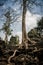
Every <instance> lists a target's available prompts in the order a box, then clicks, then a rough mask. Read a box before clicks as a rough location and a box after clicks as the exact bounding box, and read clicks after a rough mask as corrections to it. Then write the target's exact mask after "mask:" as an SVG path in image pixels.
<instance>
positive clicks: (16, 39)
mask: <svg viewBox="0 0 43 65" xmlns="http://www.w3.org/2000/svg"><path fill="white" fill-rule="evenodd" d="M16 44H19V36H17V35H15V36H11V38H10V42H9V45H12V46H14V45H16Z"/></svg>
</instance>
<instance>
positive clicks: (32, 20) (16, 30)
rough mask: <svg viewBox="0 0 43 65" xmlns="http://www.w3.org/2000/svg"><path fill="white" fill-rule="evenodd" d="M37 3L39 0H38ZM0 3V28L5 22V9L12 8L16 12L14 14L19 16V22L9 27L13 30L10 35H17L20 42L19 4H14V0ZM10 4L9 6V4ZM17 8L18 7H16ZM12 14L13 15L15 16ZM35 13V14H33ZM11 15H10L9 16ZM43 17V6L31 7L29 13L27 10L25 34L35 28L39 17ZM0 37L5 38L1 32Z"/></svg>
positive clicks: (20, 12)
mask: <svg viewBox="0 0 43 65" xmlns="http://www.w3.org/2000/svg"><path fill="white" fill-rule="evenodd" d="M38 1H39V2H40V1H41V0H38ZM0 3H4V5H3V6H0V28H2V25H3V23H4V22H5V21H6V18H5V16H4V15H3V14H5V12H6V11H7V9H8V8H9V7H10V8H12V9H13V10H14V11H16V12H15V13H16V14H21V15H20V17H19V19H18V20H19V22H18V23H17V22H15V23H13V24H12V25H11V29H13V31H12V35H14V36H15V35H18V36H19V39H20V42H21V39H22V22H21V20H22V9H21V10H19V11H18V9H19V7H20V4H19V3H16V4H14V0H7V1H6V0H0ZM9 3H10V4H9ZM42 3H43V0H42V1H41V4H42ZM18 6H19V7H18ZM15 13H13V14H15ZM33 13H35V14H33ZM11 15H12V14H11ZM42 16H43V5H42V7H40V6H38V7H37V6H35V5H34V6H33V7H32V11H31V12H30V10H27V13H26V20H25V21H26V30H27V32H28V31H30V30H31V29H33V28H34V27H36V26H37V20H39V19H40V18H41V17H42ZM0 37H2V38H3V39H4V38H5V35H4V33H3V32H0ZM9 38H10V37H9Z"/></svg>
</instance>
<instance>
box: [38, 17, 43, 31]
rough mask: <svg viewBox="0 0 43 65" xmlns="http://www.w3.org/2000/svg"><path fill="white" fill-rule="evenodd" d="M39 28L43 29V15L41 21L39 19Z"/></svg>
mask: <svg viewBox="0 0 43 65" xmlns="http://www.w3.org/2000/svg"><path fill="white" fill-rule="evenodd" d="M37 24H38V28H39V29H41V30H43V17H42V18H41V19H40V21H38V23H37Z"/></svg>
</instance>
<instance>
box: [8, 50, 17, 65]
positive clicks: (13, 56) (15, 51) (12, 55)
mask: <svg viewBox="0 0 43 65" xmlns="http://www.w3.org/2000/svg"><path fill="white" fill-rule="evenodd" d="M16 52H17V50H15V51H14V53H13V55H11V56H10V57H9V58H8V63H9V64H10V63H11V62H10V60H11V58H13V57H15V54H16Z"/></svg>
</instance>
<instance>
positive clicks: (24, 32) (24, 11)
mask: <svg viewBox="0 0 43 65" xmlns="http://www.w3.org/2000/svg"><path fill="white" fill-rule="evenodd" d="M26 2H27V1H26V0H23V13H22V44H23V45H24V46H25V48H26V49H27V48H28V45H27V43H26V42H27V35H26V23H25V19H26V10H27V8H26Z"/></svg>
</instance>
